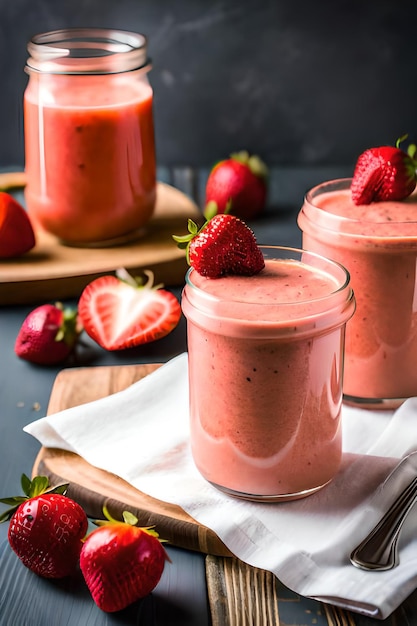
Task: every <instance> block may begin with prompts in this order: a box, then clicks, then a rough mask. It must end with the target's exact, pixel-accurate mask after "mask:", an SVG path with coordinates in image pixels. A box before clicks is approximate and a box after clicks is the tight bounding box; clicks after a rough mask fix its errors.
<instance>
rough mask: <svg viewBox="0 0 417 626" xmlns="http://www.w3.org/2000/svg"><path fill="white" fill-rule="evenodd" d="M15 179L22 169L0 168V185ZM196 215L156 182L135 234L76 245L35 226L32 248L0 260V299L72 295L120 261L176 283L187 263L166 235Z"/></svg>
mask: <svg viewBox="0 0 417 626" xmlns="http://www.w3.org/2000/svg"><path fill="white" fill-rule="evenodd" d="M20 185H21V186H23V185H24V175H23V174H21V173H18V172H11V173H7V174H0V189H16V188H18V187H19V186H20ZM200 217H201V212H200V211H199V209H198V207H197V206H196V205H195V203H194V202H193V201H192V200H191V199H190V198H189V197H188V196H186V195H185V194H183V193H182V192H181V191H179V190H178V189H175V188H174V187H171V186H170V185H167V184H165V183H158V185H157V201H156V208H155V213H154V216H153V217H152V219H151V220H150V222H149V224H148V225H147V226H146V228H145V230H144V232H143V233H141V234H140V235H138V236H137V238H136V239H133V240H130V241H126V242H123V243H121V244H119V245H113V246H107V247H101V248H100V247H95V248H85V247H83V248H76V247H70V246H65V245H62V244H61V243H60V242H59V240H58V239H57V238H56V237H54V236H53V235H50V234H48V233H45V232H44V231H40V230H36V231H35V235H36V245H35V247H34V248H33V249H32V250H30V251H29V252H28V253H27V254H25V255H23V256H21V257H19V258H14V259H1V260H0V305H9V304H23V303H30V302H39V301H43V300H50V299H55V300H59V299H64V298H73V297H75V298H77V297H78V296H79V295H80V294H81V291H82V290H83V289H84V287H85V286H86V285H87V284H88V283H89V282H91V280H93V279H94V278H97V277H98V276H101V275H103V274H106V273H110V272H114V271H115V270H116V269H118V268H120V267H124V268H125V269H127V270H128V271H129V272H130V273H132V274H133V275H134V274H135V273H136V274H138V275H139V274H140V273H141V271H142V270H143V269H149V270H151V271H153V273H154V275H155V280H156V282H158V283H159V282H162V283H164V284H165V285H167V286H176V285H182V284H183V282H184V276H185V273H186V270H187V263H186V260H185V253H184V250H180V249H179V248H178V247H177V245H176V243H175V242H174V240H173V239H172V235H173V234H184V233H186V232H187V220H188V218H191V219H194V220H198V219H199V218H200Z"/></svg>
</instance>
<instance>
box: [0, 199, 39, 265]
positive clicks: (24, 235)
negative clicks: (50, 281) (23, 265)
mask: <svg viewBox="0 0 417 626" xmlns="http://www.w3.org/2000/svg"><path fill="white" fill-rule="evenodd" d="M34 245H35V233H34V231H33V227H32V223H31V221H30V219H29V216H28V214H27V213H26V211H25V209H24V208H23V207H22V206H21V205H20V204H19V203H18V202H17V201H16V200H15V199H14V198H13V196H11V195H10V194H8V193H6V192H5V191H0V258H9V257H16V256H21V255H22V254H25V252H28V251H29V250H31V249H32V248H33V247H34Z"/></svg>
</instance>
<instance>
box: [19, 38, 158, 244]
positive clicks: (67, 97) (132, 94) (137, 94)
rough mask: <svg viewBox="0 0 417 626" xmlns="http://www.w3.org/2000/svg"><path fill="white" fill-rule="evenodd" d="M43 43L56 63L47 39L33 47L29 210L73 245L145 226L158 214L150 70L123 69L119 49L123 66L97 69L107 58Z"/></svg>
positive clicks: (27, 116) (27, 114) (27, 108)
mask: <svg viewBox="0 0 417 626" xmlns="http://www.w3.org/2000/svg"><path fill="white" fill-rule="evenodd" d="M82 34H83V33H82ZM132 37H133V36H132ZM136 37H139V36H136ZM68 40H69V41H70V43H69V44H68V43H67V42H66V43H65V45H68V49H69V50H70V52H71V47H70V46H71V41H72V40H71V39H70V37H69V36H68ZM140 41H141V40H140ZM62 45H64V44H62ZM101 45H102V44H101V40H100V46H101ZM44 47H45V48H48V50H49V52H48V54H49V57H51V58H52V61H50V60H48V59H49V57H48V54H46V51H45V50H42V45H38V46H37V47H36V46H35V51H34V52H33V51H32V56H33V58H32V59H30V60H29V62H28V63H31V64H32V65H33V66H34V68H35V69H33V67H32V66H31V65H29V66H28V68H27V71H28V73H29V76H30V79H29V83H28V86H27V89H26V91H25V97H24V120H25V161H26V165H25V169H26V176H27V186H26V190H25V197H26V203H27V207H28V211H29V214H30V216H31V217H32V218H33V220H34V221H35V222H36V223H38V224H39V225H40V226H41V227H42V228H43V229H45V230H46V231H48V232H50V233H52V234H54V235H56V236H57V237H58V238H60V239H61V240H63V241H65V242H68V243H73V244H77V243H80V244H88V243H96V242H106V241H109V240H110V241H111V240H114V239H115V238H118V237H123V236H125V235H127V234H129V233H132V232H133V231H137V230H138V229H141V228H142V227H143V226H144V225H145V224H146V223H147V222H148V221H149V219H150V217H151V216H152V213H153V210H154V205H155V190H156V166H155V147H154V127H153V113H152V99H153V94H152V88H151V86H150V85H149V83H148V80H147V69H148V68H147V67H141V68H139V69H136V70H132V69H130V68H129V69H130V71H122V70H125V69H126V68H125V66H124V64H123V63H124V61H123V53H120V54H121V55H122V59H121V60H119V61H118V63H119V65H120V66H118V69H120V71H112V68H111V66H109V67H108V68H105V70H106V71H105V70H103V69H102V70H100V71H98V72H96V73H95V72H94V70H96V69H97V68H96V65H95V64H96V63H99V62H100V61H102V60H103V58H104V59H105V58H106V57H98V60H95V58H94V57H93V59H92V60H88V64H87V61H86V60H85V59H84V58H80V59H79V58H77V57H74V58H73V57H71V56H69V57H68V58H67V57H66V56H65V55H64V56H63V58H60V57H59V56H58V53H57V52H56V48H53V49H52V46H49V45H48V46H44ZM125 47H126V48H127V49H129V50H130V48H129V47H128V46H127V45H126V46H125ZM38 48H40V51H39V49H38ZM75 49H76V50H77V48H75ZM123 49H124V48H123ZM59 52H62V51H61V50H59ZM64 52H65V50H64ZM87 53H89V50H88V51H87ZM42 55H43V56H42ZM54 55H55V56H54ZM113 56H114V57H115V58H116V57H117V55H113ZM55 57H57V58H55ZM112 59H113V57H112ZM71 61H72V62H73V66H70V62H71ZM122 61H123V63H122ZM111 62H112V63H116V61H115V60H112V61H111ZM108 63H110V61H109V62H108ZM78 66H80V67H81V68H82V69H80V70H79V72H78ZM74 68H75V70H74ZM107 70H108V71H107Z"/></svg>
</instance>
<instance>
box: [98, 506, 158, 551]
mask: <svg viewBox="0 0 417 626" xmlns="http://www.w3.org/2000/svg"><path fill="white" fill-rule="evenodd" d="M103 515H104V517H105V519H98V520H94V524H95V525H96V526H107V525H109V524H123V523H125V524H128V525H129V526H138V524H139V520H138V518H137V517H136V515H134V514H133V513H131V512H130V511H123V514H122V515H123V521H122V520H118V519H116V518H114V517H113V516H112V515H111V513H110V511H109V509H108V508H107V506H106V505H105V504H104V505H103ZM139 528H140V529H141V530H143V531H144V532H146V533H148V535H152V537H155V538H156V539H158V540H159V541H161V542H164V541H165V540H164V539H160V538H159V534H158V533H157V532H156V530H154V526H140V527H139Z"/></svg>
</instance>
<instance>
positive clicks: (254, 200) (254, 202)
mask: <svg viewBox="0 0 417 626" xmlns="http://www.w3.org/2000/svg"><path fill="white" fill-rule="evenodd" d="M267 177H268V170H267V168H266V165H265V164H264V163H263V161H262V160H261V159H260V158H259V157H258V156H256V155H249V153H248V152H245V151H242V152H237V153H235V154H231V155H230V158H228V159H225V160H223V161H220V162H219V163H217V164H216V165H215V166H214V167H213V169H212V170H211V172H210V174H209V177H208V180H207V184H206V206H207V205H208V204H210V205H211V206H215V207H216V212H217V213H224V212H225V210H226V207H227V206H228V205H230V213H232V214H233V215H237V216H238V217H240V218H242V219H244V220H249V219H252V218H254V217H256V216H257V215H258V214H259V213H261V212H262V211H263V209H264V207H265V202H266V196H267Z"/></svg>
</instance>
